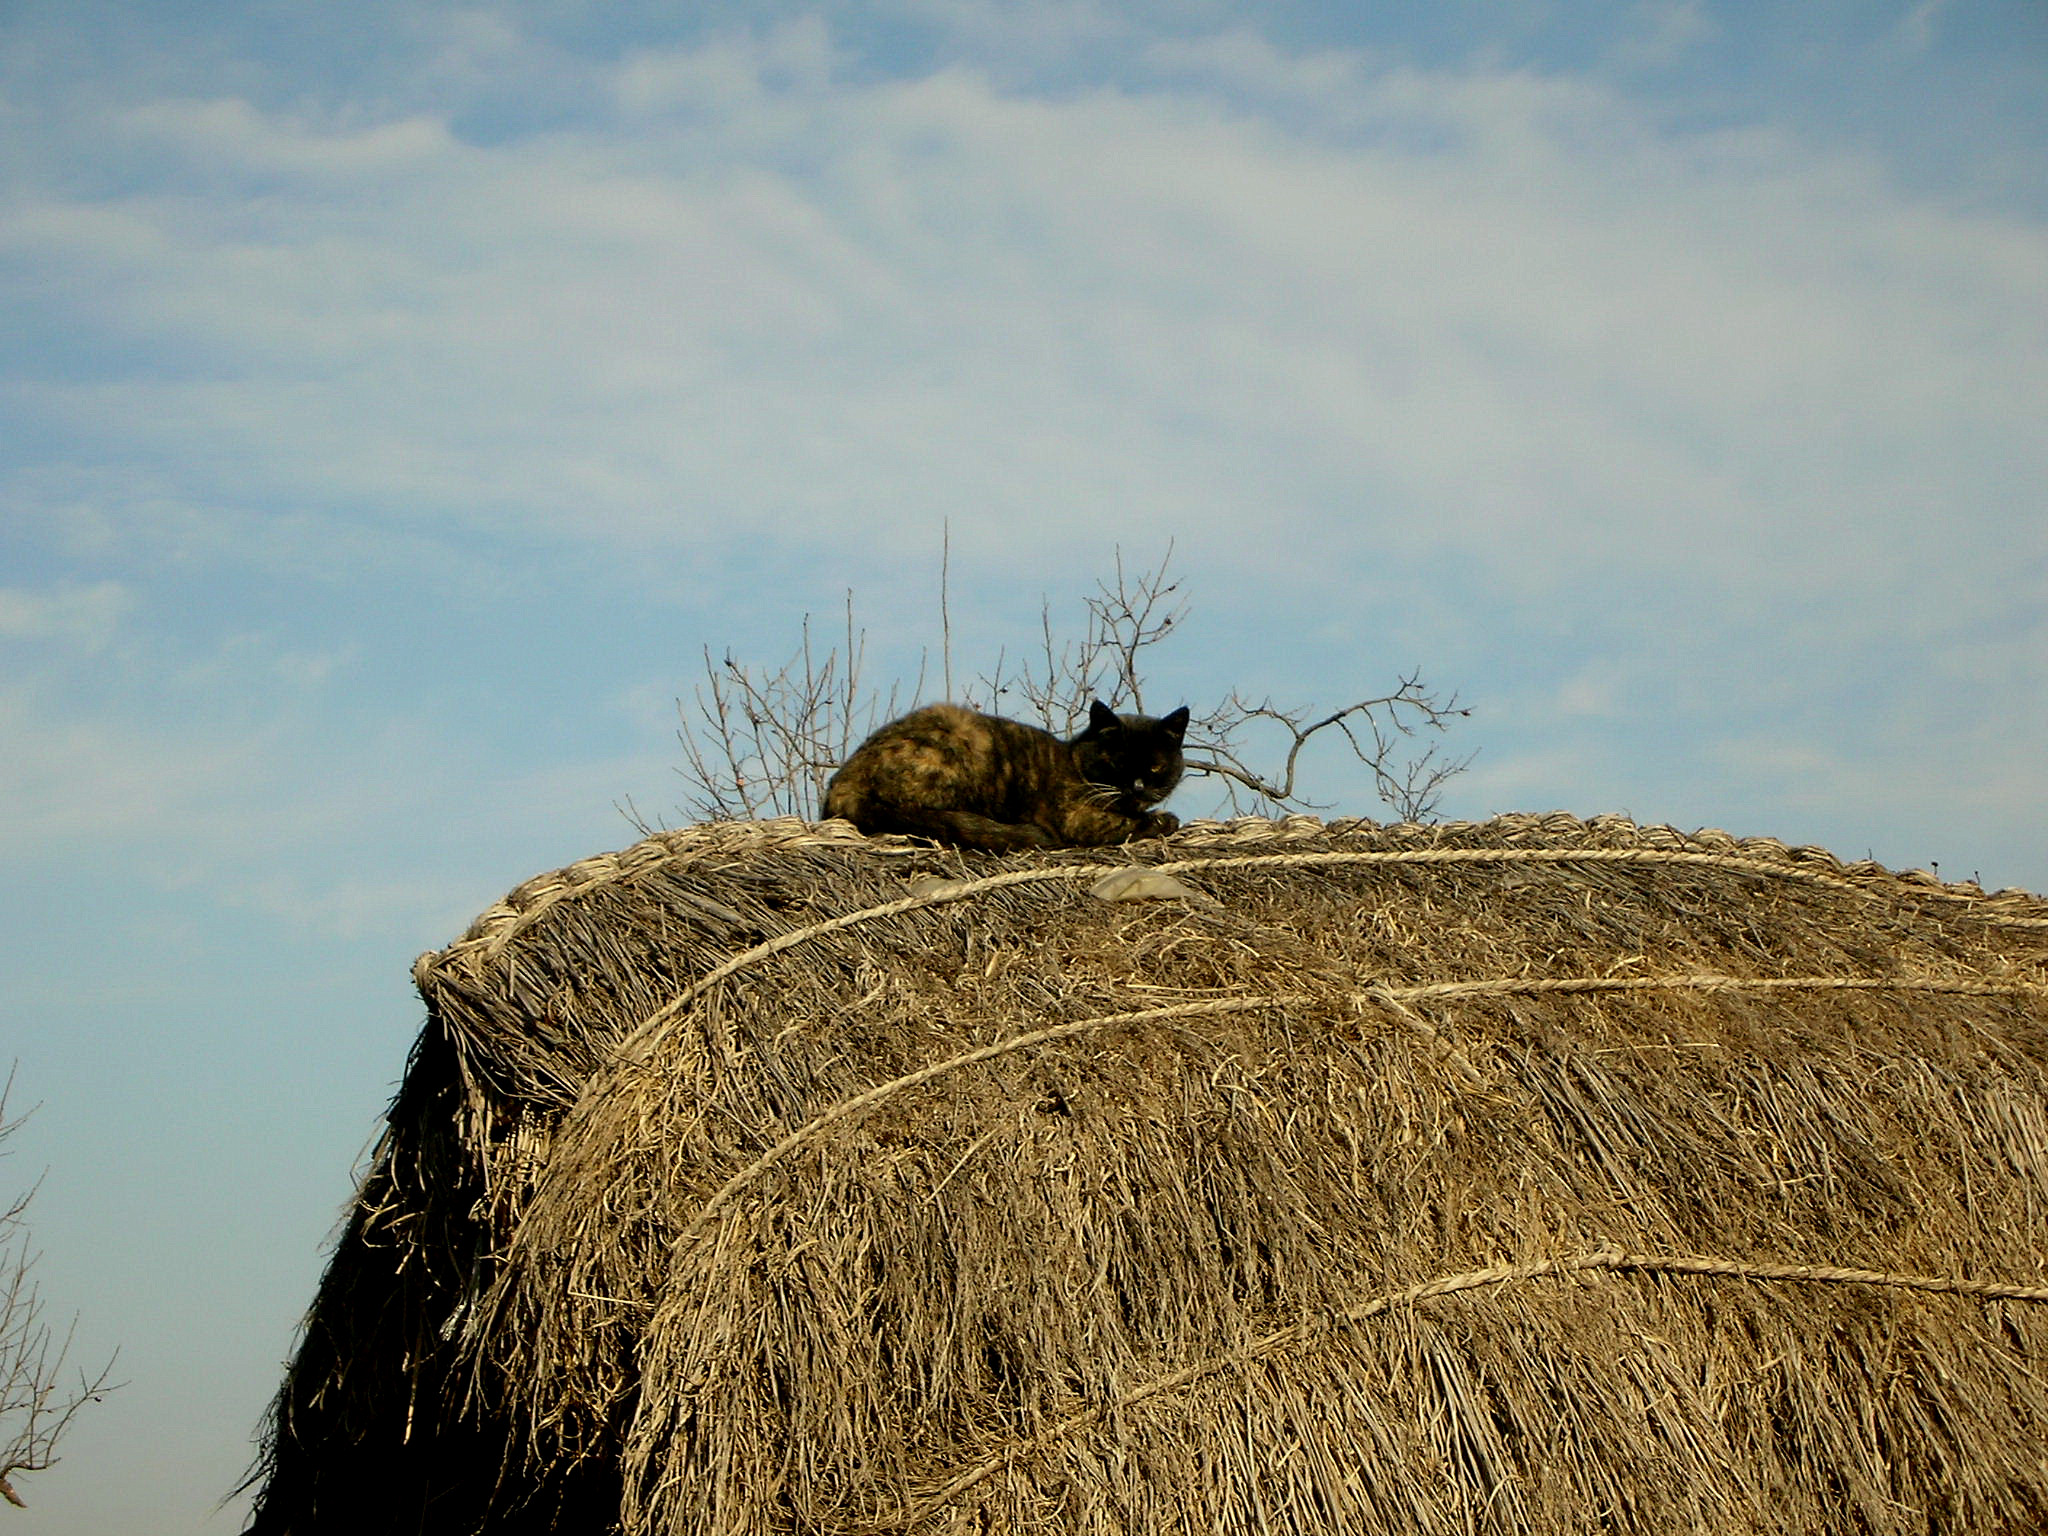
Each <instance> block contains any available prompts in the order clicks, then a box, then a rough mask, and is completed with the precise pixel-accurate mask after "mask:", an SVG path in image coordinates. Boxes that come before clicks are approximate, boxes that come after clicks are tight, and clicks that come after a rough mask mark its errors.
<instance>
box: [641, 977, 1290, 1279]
mask: <svg viewBox="0 0 2048 1536" xmlns="http://www.w3.org/2000/svg"><path fill="white" fill-rule="evenodd" d="M1304 1000H1305V997H1304V995H1300V994H1296V995H1288V996H1281V997H1219V998H1207V999H1204V1000H1203V1001H1201V1002H1196V1003H1173V1004H1169V1005H1168V1006H1166V1007H1163V1008H1141V1009H1139V1010H1137V1011H1136V1012H1134V1013H1109V1014H1103V1015H1102V1016H1101V1017H1099V1018H1092V1019H1073V1020H1070V1021H1068V1022H1067V1023H1065V1024H1055V1025H1053V1026H1051V1027H1050V1028H1048V1029H1038V1030H1033V1031H1032V1032H1031V1033H1030V1034H1028V1035H1014V1036H1012V1037H1011V1038H1010V1039H1008V1040H998V1041H996V1042H995V1043H994V1044H993V1045H984V1046H982V1047H980V1048H979V1049H977V1050H972V1051H965V1052H963V1053H961V1054H960V1055H958V1056H949V1057H947V1058H946V1059H945V1060H944V1061H937V1062H933V1063H932V1064H931V1065H930V1066H927V1067H921V1068H919V1069H918V1070H917V1071H915V1072H908V1073H905V1074H904V1075H903V1076H902V1077H898V1078H892V1079H891V1080H890V1081H888V1082H886V1083H882V1084H880V1085H878V1086H876V1087H873V1088H870V1089H869V1090H868V1091H867V1092H865V1093H861V1094H856V1095H855V1096H854V1097H852V1098H850V1099H842V1100H841V1101H840V1102H839V1103H837V1104H835V1105H833V1106H832V1107H831V1108H830V1109H828V1110H825V1111H824V1112H823V1113H821V1114H819V1115H817V1116H814V1117H813V1118H812V1119H809V1120H806V1121H805V1122H804V1123H803V1124H802V1125H800V1126H798V1127H797V1128H796V1129H795V1130H794V1131H791V1132H790V1133H789V1134H788V1135H787V1136H785V1137H783V1138H782V1140H780V1141H778V1142H777V1143H775V1145H774V1146H772V1147H770V1148H769V1149H768V1150H767V1151H766V1152H763V1153H762V1154H761V1155H760V1157H758V1158H757V1159H755V1160H754V1161H753V1162H752V1163H749V1164H748V1165H747V1166H746V1167H745V1168H742V1169H741V1170H740V1171H739V1172H738V1173H736V1174H734V1175H733V1176H732V1177H731V1178H729V1179H727V1180H726V1181H725V1182H724V1183H723V1184H721V1185H720V1186H719V1187H718V1189H717V1190H716V1192H714V1193H713V1194H712V1196H711V1198H710V1199H708V1200H706V1201H705V1202H704V1203H703V1205H701V1206H699V1207H698V1208H697V1214H696V1215H695V1216H692V1217H691V1218H690V1223H689V1225H688V1226H686V1227H685V1228H683V1230H682V1232H681V1233H680V1234H679V1235H678V1236H677V1238H676V1246H678V1247H680V1246H681V1245H682V1244H684V1243H686V1242H688V1241H689V1240H690V1238H691V1236H692V1235H694V1234H695V1233H696V1232H698V1231H699V1230H701V1229H702V1228H703V1226H704V1223H705V1222H707V1221H709V1220H710V1219H711V1216H712V1215H713V1213H715V1212H716V1211H718V1210H719V1209H720V1208H721V1207H723V1206H724V1205H726V1204H727V1203H728V1202H729V1201H730V1200H731V1199H732V1197H733V1196H734V1195H736V1194H738V1193H739V1192H740V1191H741V1190H742V1189H744V1188H746V1186H747V1185H749V1184H751V1183H753V1181H754V1180H755V1179H757V1178H759V1177H760V1176H761V1175H762V1174H764V1173H766V1172H767V1171H768V1170H769V1169H770V1168H772V1167H773V1166H774V1165H775V1164H777V1163H779V1162H781V1161H782V1159H783V1158H785V1157H787V1156H788V1155H789V1154H790V1153H792V1152H794V1151H796V1150H797V1149H798V1148H800V1147H803V1146H805V1145H806V1144H808V1143H810V1142H812V1141H815V1140H817V1139H818V1137H819V1136H821V1135H822V1134H824V1132H825V1131H827V1130H828V1129H830V1128H831V1127H832V1126H834V1125H837V1124H838V1123H839V1122H840V1121H841V1120H844V1119H846V1118H847V1117H849V1116H851V1115H855V1114H858V1113H859V1112H860V1111H862V1110H864V1109H868V1108H870V1107H872V1106H874V1105H876V1104H879V1103H881V1102H882V1100H884V1099H886V1098H889V1097H891V1096H893V1095H895V1094H897V1093H900V1092H903V1091H904V1090H905V1089H909V1088H915V1087H917V1086H918V1084H920V1083H928V1082H930V1081H931V1080H932V1079H933V1078H935V1077H942V1076H944V1075H945V1074H946V1073H948V1072H952V1071H954V1070H956V1069H958V1068H960V1067H971V1066H973V1065H974V1064H975V1063H976V1062H981V1061H990V1060H992V1059H994V1058H995V1057H997V1056H1004V1055H1008V1054H1009V1053H1010V1052H1011V1051H1022V1050H1028V1049H1029V1048H1030V1047H1032V1046H1034V1045H1045V1044H1047V1043H1049V1042H1051V1041H1054V1040H1064V1039H1066V1038H1067V1037H1068V1036H1070V1035H1078V1034H1083V1033H1085V1032H1086V1031H1088V1030H1091V1029H1106V1028H1108V1027H1109V1026H1111V1025H1114V1024H1140V1023H1147V1022H1149V1021H1151V1020H1154V1019H1175V1018H1187V1017H1190V1016H1193V1015H1197V1014H1205V1013H1249V1012H1252V1011H1253V1010H1255V1009H1260V1008H1273V1007H1280V1006H1284V1005H1285V1004H1287V1003H1290V1002H1301V1001H1304Z"/></svg>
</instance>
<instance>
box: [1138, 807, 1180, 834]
mask: <svg viewBox="0 0 2048 1536" xmlns="http://www.w3.org/2000/svg"><path fill="white" fill-rule="evenodd" d="M1179 830H1180V818H1179V817H1178V816H1176V815H1174V814H1173V812H1171V811H1152V812H1150V813H1148V814H1147V815H1146V817H1145V820H1144V821H1143V822H1142V823H1141V824H1140V825H1139V827H1138V835H1139V836H1140V837H1164V836H1166V835H1167V833H1169V832H1177V831H1179Z"/></svg>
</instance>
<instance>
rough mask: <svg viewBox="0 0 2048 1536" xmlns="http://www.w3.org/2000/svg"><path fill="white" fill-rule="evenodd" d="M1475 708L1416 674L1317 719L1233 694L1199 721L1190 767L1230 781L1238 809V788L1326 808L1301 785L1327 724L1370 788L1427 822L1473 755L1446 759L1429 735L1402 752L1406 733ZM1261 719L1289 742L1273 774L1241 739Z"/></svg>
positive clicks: (1285, 803) (1257, 800) (1279, 805)
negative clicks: (1367, 774)
mask: <svg viewBox="0 0 2048 1536" xmlns="http://www.w3.org/2000/svg"><path fill="white" fill-rule="evenodd" d="M1471 713H1472V711H1471V710H1470V709H1469V708H1466V707H1463V706H1461V705H1460V704H1459V703H1458V700H1457V696H1456V695H1454V694H1453V695H1449V696H1445V697H1438V696H1437V695H1436V694H1435V693H1433V692H1431V691H1430V689H1429V688H1428V687H1427V686H1426V685H1425V684H1424V683H1423V681H1422V678H1421V676H1420V674H1418V673H1411V674H1409V675H1408V676H1407V677H1404V678H1402V679H1401V681H1400V685H1399V686H1398V687H1397V688H1395V689H1394V691H1393V692H1392V693H1386V694H1381V695H1380V696H1378V697H1377V698H1371V699H1360V700H1358V701H1357V702H1356V703H1352V704H1347V705H1345V706H1344V707H1343V708H1342V709H1339V710H1334V711H1332V712H1330V713H1328V714H1325V715H1322V716H1320V717H1319V718H1317V717H1312V715H1311V712H1310V711H1309V710H1306V709H1281V708H1278V707H1277V706H1275V705H1274V704H1273V703H1272V701H1271V700H1265V701H1261V702H1260V703H1257V704H1252V703H1248V702H1247V701H1246V700H1245V699H1243V698H1242V697H1241V696H1240V695H1238V694H1236V693H1232V694H1231V695H1230V696H1229V698H1227V699H1226V700H1225V701H1224V702H1223V704H1222V706H1221V707H1220V708H1218V709H1217V710H1215V711H1214V712H1213V713H1211V714H1210V715H1208V716H1206V717H1204V718H1203V719H1201V720H1199V721H1197V722H1196V729H1195V731H1194V732H1193V733H1192V734H1193V736H1194V738H1195V740H1196V743H1197V745H1196V747H1195V749H1194V750H1193V751H1191V752H1190V754H1189V757H1188V771H1189V772H1191V773H1197V774H1207V775H1210V776H1212V777H1216V778H1220V779H1222V780H1224V781H1225V783H1226V786H1227V791H1228V793H1229V796H1230V804H1231V808H1232V809H1233V810H1241V809H1243V808H1244V802H1243V800H1242V798H1241V796H1240V794H1239V791H1240V790H1242V791H1248V792H1249V793H1250V795H1251V796H1252V797H1253V805H1254V806H1261V805H1263V806H1268V807H1271V808H1273V809H1276V810H1280V809H1286V808H1288V807H1290V806H1292V807H1296V808H1299V809H1310V810H1321V809H1328V806H1327V804H1326V803H1324V802H1318V801H1314V800H1310V799H1308V798H1307V797H1306V796H1305V795H1304V794H1303V793H1302V792H1301V791H1300V790H1299V789H1298V788H1297V785H1296V778H1297V773H1298V770H1299V766H1300V762H1301V755H1302V752H1303V750H1304V749H1305V748H1306V747H1307V746H1308V744H1309V742H1310V740H1311V739H1313V738H1314V737H1315V736H1317V735H1319V734H1320V733H1322V732H1324V731H1335V732H1336V733H1337V734H1338V735H1341V736H1342V737H1343V738H1344V741H1345V743H1346V745H1347V746H1349V747H1350V749H1351V754H1352V756H1353V757H1354V758H1356V759H1357V760H1358V761H1359V762H1361V763H1363V764H1364V765H1365V766H1366V768H1367V769H1369V770H1370V771H1371V773H1372V777H1373V789H1374V791H1375V793H1377V794H1378V796H1379V798H1380V799H1381V800H1382V801H1384V802H1385V803H1386V804H1387V805H1389V806H1391V807H1392V808H1393V809H1394V811H1395V813H1396V814H1397V815H1398V816H1399V817H1400V818H1401V819H1402V820H1403V821H1426V820H1428V819H1429V818H1430V817H1431V816H1432V815H1433V814H1435V811H1436V806H1437V802H1438V800H1439V798H1440V797H1441V794H1442V790H1443V786H1444V784H1445V782H1446V781H1448V780H1449V779H1451V778H1453V777H1455V776H1456V775H1457V774H1459V773H1462V772H1463V771H1464V769H1465V767H1466V765H1467V764H1468V763H1470V761H1471V758H1470V757H1469V756H1466V757H1462V758H1448V757H1445V756H1443V755H1442V753H1441V751H1440V749H1439V745H1438V744H1437V743H1434V742H1431V743H1429V744H1428V745H1426V746H1424V747H1423V748H1422V750H1421V751H1419V752H1410V753H1409V754H1408V755H1405V756H1404V755H1403V751H1402V749H1403V746H1404V744H1405V740H1406V739H1409V738H1413V737H1415V736H1416V735H1417V734H1418V733H1419V732H1423V731H1443V730H1446V729H1448V728H1449V726H1450V724H1451V722H1452V721H1454V720H1461V719H1464V718H1466V717H1467V716H1469V715H1470V714H1471ZM1261 722H1266V723H1270V724H1271V725H1272V726H1274V727H1277V728H1278V730H1279V731H1280V732H1281V733H1282V734H1283V735H1284V736H1285V738H1286V743H1285V747H1284V752H1283V756H1282V758H1281V762H1280V768H1279V771H1278V772H1277V773H1275V774H1270V775H1269V774H1261V773H1257V772H1255V771H1253V769H1252V768H1251V767H1250V766H1249V765H1248V763H1247V762H1246V757H1245V752H1246V749H1245V747H1244V746H1243V745H1242V741H1243V735H1242V733H1243V732H1245V730H1246V728H1247V727H1255V726H1257V725H1258V724H1260V723H1261Z"/></svg>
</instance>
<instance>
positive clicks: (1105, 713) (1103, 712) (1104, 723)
mask: <svg viewBox="0 0 2048 1536" xmlns="http://www.w3.org/2000/svg"><path fill="white" fill-rule="evenodd" d="M1122 724H1123V722H1122V721H1121V720H1119V719H1117V717H1116V711H1115V710H1113V709H1111V708H1110V707H1109V706H1108V705H1107V704H1105V703H1103V702H1102V700H1100V699H1097V700H1095V701H1094V702H1093V703H1092V704H1090V705H1089V706H1088V729H1089V730H1091V731H1113V730H1115V729H1116V728H1117V727H1118V726H1119V725H1122Z"/></svg>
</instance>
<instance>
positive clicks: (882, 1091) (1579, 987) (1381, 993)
mask: <svg viewBox="0 0 2048 1536" xmlns="http://www.w3.org/2000/svg"><path fill="white" fill-rule="evenodd" d="M1019 873H1023V872H1022V871H1019ZM1808 989H1818V990H1837V989H1848V990H1856V991H1901V992H1942V993H1950V992H1953V993H1963V994H1966V995H1969V996H1975V997H2048V985H2044V984H2040V983H2035V982H1991V981H1974V980H1968V979H1954V980H1951V979H1947V978H1942V977H1927V978H1924V979H1917V978H1910V977H1907V978H1886V977H1879V976H1763V977H1741V976H1721V975H1716V974H1713V973H1711V972H1703V973H1700V974H1698V975H1693V976H1650V977H1607V976H1596V977H1562V978H1559V977H1550V978H1546V977H1516V976H1511V977H1504V978H1502V979H1500V980H1495V981H1464V982H1438V983H1434V984H1432V985H1429V986H1420V987H1371V988H1367V989H1366V990H1365V991H1363V992H1359V993H1355V994H1353V1001H1355V1002H1358V1001H1362V1002H1372V1003H1376V1004H1381V1005H1392V1006H1394V1007H1396V1008H1399V1007H1401V1006H1402V1005H1405V1004H1408V1003H1414V1002H1426V1001H1430V1000H1434V999H1443V998H1457V997H1501V996H1511V995H1516V994H1525V995H1541V994H1543V993H1551V992H1566V993H1569V992H1626V991H1644V990H1659V991H1681V990H1697V991H1704V992H1740V991H1763V992H1774V991H1794V990H1808ZM1317 1001H1326V999H1323V998H1319V997H1318V995H1317V994H1315V993H1309V992H1272V993H1264V994H1261V995H1259V996H1256V997H1218V998H1204V999H1201V1000H1200V1001H1196V1002H1188V1003H1170V1004H1167V1005H1165V1006H1163V1007H1158V1008H1141V1009H1137V1010H1135V1011H1133V1012H1128V1013H1105V1014H1099V1015H1096V1016H1095V1017H1093V1018H1086V1019H1070V1020H1068V1021H1067V1022H1066V1023H1064V1024H1054V1025H1051V1026H1049V1027H1047V1028H1044V1029H1036V1030H1032V1031H1030V1032H1029V1033H1027V1034H1021V1035H1012V1036H1010V1037H1009V1038H1008V1039H1005V1040H998V1041H995V1042H993V1043H992V1044H989V1045H983V1046H977V1047H975V1048H974V1049H973V1050H971V1051H963V1052H961V1053H960V1054H959V1055H957V1056H948V1057H946V1058H945V1059H944V1060H941V1061H936V1062H932V1063H930V1064H929V1065H927V1066H923V1067H920V1068H918V1069H917V1070H916V1071H915V1072H907V1073H905V1074H904V1075H903V1076H901V1077H896V1078H891V1079H890V1080H889V1081H888V1082H885V1083H880V1084H877V1085H876V1086H875V1087H873V1088H870V1089H868V1090H866V1091H865V1092H863V1093H859V1094H856V1095H854V1096H853V1097H852V1098H850V1099H842V1100H841V1101H840V1102H839V1103H837V1104H834V1105H833V1106H832V1107H831V1108H830V1109H827V1110H824V1111H822V1112H820V1113H819V1114H817V1115H815V1116H813V1117H812V1118H811V1119H809V1120H806V1121H805V1122H804V1123H803V1124H802V1125H800V1126H798V1127H797V1128H796V1129H795V1130H793V1131H791V1132H790V1133H789V1134H788V1135H787V1136H785V1137H783V1138H782V1139H781V1140H780V1141H778V1142H776V1143H775V1145H774V1146H772V1147H770V1148H769V1149H768V1150H767V1151H766V1152H764V1153H762V1154H761V1155H760V1156H759V1157H758V1158H756V1159H755V1160H754V1161H753V1162H751V1163H749V1164H748V1165H747V1166H746V1167H745V1168H742V1169H741V1170H740V1171H739V1172H738V1173H736V1174H734V1175H733V1176H732V1177H731V1178H729V1179H727V1180H726V1181H725V1183H723V1184H721V1185H720V1186H719V1187H718V1189H717V1190H716V1191H715V1192H714V1193H713V1194H712V1195H711V1197H710V1198H709V1199H708V1200H706V1201H705V1202H704V1204H703V1205H701V1206H699V1207H698V1209H697V1214H696V1215H695V1216H693V1217H691V1218H690V1221H689V1224H688V1225H687V1226H685V1227H684V1228H683V1230H682V1231H681V1233H679V1234H678V1235H677V1237H676V1239H675V1246H676V1247H677V1248H678V1249H680V1248H681V1246H682V1245H683V1244H684V1243H687V1242H688V1241H689V1240H690V1238H691V1237H693V1236H694V1235H695V1234H696V1233H697V1232H699V1231H701V1230H702V1229H703V1227H704V1225H705V1223H706V1222H708V1221H709V1220H710V1219H711V1217H712V1216H713V1215H714V1214H715V1213H716V1212H717V1211H719V1210H721V1209H723V1208H724V1207H725V1206H726V1205H728V1204H729V1203H730V1202H731V1201H732V1198H733V1197H734V1196H735V1195H737V1194H738V1193H739V1192H740V1191H741V1190H742V1189H744V1188H745V1187H746V1186H747V1185H749V1184H751V1183H753V1182H754V1180H756V1179H758V1178H759V1177H760V1176H761V1175H762V1174H764V1173H766V1172H767V1171H768V1170H769V1169H770V1168H772V1167H774V1166H775V1165H776V1164H777V1163H779V1162H781V1161H782V1160H783V1159H784V1158H786V1157H788V1156H789V1155H790V1154H792V1153H794V1152H797V1151H799V1150H801V1149H802V1148H803V1147H805V1146H807V1145H809V1144H810V1143H811V1142H813V1141H816V1140H817V1139H818V1138H819V1137H820V1136H822V1135H823V1134H824V1133H825V1132H826V1131H827V1130H829V1129H831V1127H833V1126H835V1125H837V1124H838V1123H839V1122H840V1121H842V1120H846V1119H849V1118H850V1117H852V1116H854V1115H856V1114H859V1113H860V1112H862V1111H863V1110H867V1109H871V1108H873V1107H874V1106H875V1105H877V1104H879V1103H881V1102H882V1101H883V1100H884V1099H888V1098H892V1097H894V1096H895V1095H896V1094H898V1093H901V1092H904V1091H906V1090H908V1089H911V1088H915V1087H918V1086H919V1085H920V1084H923V1083H928V1082H931V1081H932V1080H933V1079H935V1078H939V1077H943V1076H945V1074H947V1073H948V1072H953V1071H957V1070H959V1069H960V1068H962V1067H971V1066H974V1065H976V1064H977V1063H979V1062H984V1061H992V1060H994V1059H995V1058H996V1057H998V1056H1005V1055H1008V1054H1010V1053H1011V1052H1013V1051H1022V1050H1028V1049H1030V1048H1031V1047H1032V1046H1035V1045H1047V1044H1050V1043H1051V1042H1053V1041H1055V1040H1065V1039H1069V1038H1071V1037H1073V1036H1075V1035H1080V1034H1085V1033H1087V1032H1088V1031H1090V1030H1095V1029H1108V1028H1112V1027H1114V1026H1116V1025H1119V1024H1146V1023H1152V1022H1154V1021H1156V1020H1160V1019H1182V1018H1196V1017H1201V1016H1204V1015H1209V1014H1224V1013H1256V1012H1259V1011H1261V1010H1264V1009H1269V1008H1291V1007H1298V1006H1302V1005H1306V1004H1312V1003H1315V1002H1317ZM1467 1070H1468V1071H1469V1070H1471V1069H1470V1066H1469V1064H1467ZM1475 1075H1476V1074H1475Z"/></svg>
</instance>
